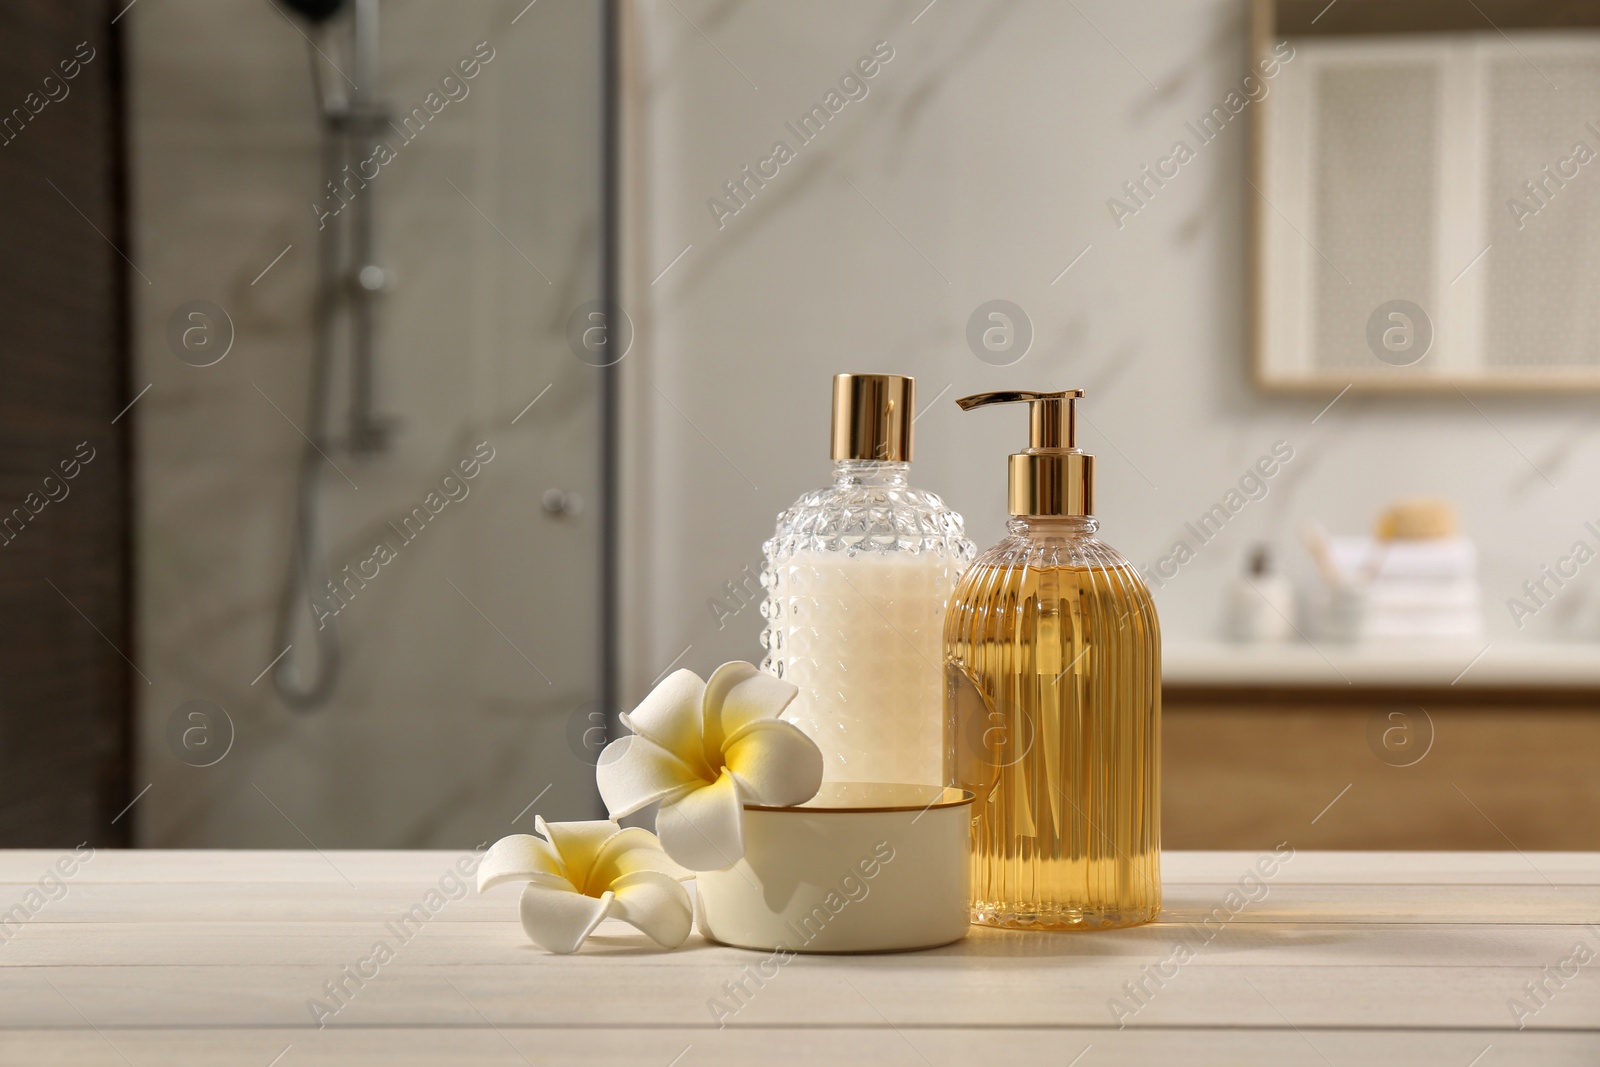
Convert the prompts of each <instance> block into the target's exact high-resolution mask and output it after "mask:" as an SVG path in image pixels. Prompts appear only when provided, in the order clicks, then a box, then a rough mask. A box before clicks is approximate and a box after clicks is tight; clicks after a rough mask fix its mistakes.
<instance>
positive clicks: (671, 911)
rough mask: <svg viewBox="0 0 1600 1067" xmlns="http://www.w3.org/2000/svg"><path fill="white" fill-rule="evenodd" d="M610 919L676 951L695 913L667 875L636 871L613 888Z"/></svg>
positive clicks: (674, 882)
mask: <svg viewBox="0 0 1600 1067" xmlns="http://www.w3.org/2000/svg"><path fill="white" fill-rule="evenodd" d="M615 893H616V899H615V900H614V901H613V902H612V904H611V917H612V918H613V919H621V920H622V921H623V922H625V923H628V924H630V925H632V926H634V927H636V928H638V929H639V930H640V931H642V932H643V933H644V934H645V936H647V937H649V938H650V940H652V941H654V942H655V943H656V944H658V945H660V946H661V947H662V948H677V947H678V946H679V945H681V944H683V943H684V942H685V941H687V940H688V939H689V931H690V930H691V929H692V928H693V926H694V912H693V911H692V910H691V908H690V905H689V893H688V891H687V890H685V889H684V888H683V886H682V885H680V884H679V883H678V881H677V880H676V879H674V878H672V877H671V876H670V875H665V874H658V873H656V872H654V871H639V872H637V873H635V874H629V875H625V876H624V877H623V878H622V879H621V880H619V881H618V882H617V885H616V890H615Z"/></svg>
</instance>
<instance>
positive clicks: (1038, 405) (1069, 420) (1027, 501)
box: [956, 389, 1094, 516]
mask: <svg viewBox="0 0 1600 1067" xmlns="http://www.w3.org/2000/svg"><path fill="white" fill-rule="evenodd" d="M1082 398H1083V390H1082V389H1067V390H1064V391H1062V392H1059V393H1033V392H1026V391H1022V390H1010V391H1004V392H998V393H976V394H974V395H972V396H964V397H961V398H960V399H959V400H957V401H956V403H957V404H960V405H961V410H963V411H971V410H972V409H973V408H981V407H986V406H988V405H989V404H1016V403H1025V404H1027V405H1028V412H1029V414H1028V448H1027V451H1025V452H1013V453H1011V458H1010V463H1009V467H1010V492H1009V497H1010V503H1011V514H1013V515H1072V516H1081V515H1092V514H1094V457H1093V456H1091V455H1089V454H1088V453H1086V452H1081V451H1079V450H1078V408H1077V402H1078V401H1079V400H1081V399H1082Z"/></svg>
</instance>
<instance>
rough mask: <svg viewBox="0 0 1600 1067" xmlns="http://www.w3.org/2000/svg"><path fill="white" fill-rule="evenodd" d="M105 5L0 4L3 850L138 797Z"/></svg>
mask: <svg viewBox="0 0 1600 1067" xmlns="http://www.w3.org/2000/svg"><path fill="white" fill-rule="evenodd" d="M115 14H116V11H114V10H112V9H111V7H110V6H109V5H107V4H104V3H99V2H90V0H10V2H7V3H5V4H0V220H3V221H0V635H3V636H0V846H4V847H11V846H51V847H55V846H67V845H75V844H77V843H78V842H80V841H84V840H88V841H90V842H93V843H96V844H107V845H113V844H120V843H125V842H126V840H127V832H128V827H129V825H130V824H131V821H132V818H133V816H132V815H129V816H124V817H123V818H122V819H121V820H119V821H118V822H117V823H116V824H115V825H113V824H112V822H111V820H112V818H113V817H115V816H116V815H117V813H118V812H119V811H120V810H121V809H122V807H123V806H124V805H125V804H126V803H127V802H128V800H129V799H131V796H132V794H131V792H130V788H129V787H130V782H129V780H128V766H129V752H130V736H131V728H130V718H129V706H130V705H129V684H130V678H131V680H132V682H134V683H136V684H143V683H142V681H141V680H140V679H139V677H138V675H137V674H134V673H133V672H132V671H131V670H130V668H129V665H128V662H127V661H126V660H124V659H123V656H124V654H126V655H130V656H131V655H133V654H134V649H133V647H132V642H131V637H130V630H129V618H130V612H129V608H130V589H129V566H128V564H129V558H128V530H129V499H130V486H129V481H128V470H129V466H128V450H127V435H126V431H127V428H128V420H126V419H123V420H122V421H120V422H117V423H115V424H113V422H112V420H113V419H114V418H115V417H116V416H117V414H118V413H119V411H120V410H121V409H122V407H123V405H124V404H125V403H127V400H128V390H127V381H126V377H127V333H128V331H127V303H126V267H125V264H124V262H123V259H122V255H121V253H120V252H119V251H118V248H121V249H123V250H124V251H126V250H127V239H126V229H127V228H126V226H125V224H124V218H125V212H124V197H123V173H122V171H123V168H122V155H123V153H122V147H121V125H122V118H121V102H120V101H121V93H120V82H121V71H120V68H119V62H118V51H117V48H116V42H115V36H116V29H115V27H114V26H113V25H112V24H111V18H112V16H113V15H115ZM85 57H89V58H88V59H87V61H85ZM63 65H65V66H63ZM69 73H75V76H74V77H71V78H68V77H67V75H68V74H69ZM90 455H92V458H91V459H90V460H89V462H87V463H84V462H83V459H82V457H85V456H90ZM63 464H65V465H66V466H65V468H63ZM74 464H77V466H76V467H74ZM74 472H75V475H76V476H75V477H71V478H68V477H67V475H68V474H69V473H74Z"/></svg>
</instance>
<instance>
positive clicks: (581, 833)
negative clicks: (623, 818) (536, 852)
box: [533, 815, 622, 888]
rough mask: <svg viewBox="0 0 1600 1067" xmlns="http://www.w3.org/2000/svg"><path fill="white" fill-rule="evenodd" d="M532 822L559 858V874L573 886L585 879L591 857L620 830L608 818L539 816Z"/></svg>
mask: <svg viewBox="0 0 1600 1067" xmlns="http://www.w3.org/2000/svg"><path fill="white" fill-rule="evenodd" d="M533 825H534V828H535V829H537V830H538V831H539V832H540V833H541V834H543V835H544V836H545V837H546V838H548V839H549V841H550V844H551V845H552V846H553V847H554V848H555V851H556V855H557V856H558V857H560V859H561V868H562V873H563V874H565V875H566V877H567V881H569V882H571V883H572V884H573V886H574V887H575V888H576V887H580V886H582V885H583V884H584V883H585V882H587V881H588V880H589V869H590V868H591V867H593V866H594V860H595V857H596V856H598V855H599V854H600V850H601V848H602V847H604V845H605V843H606V842H607V841H609V840H611V839H612V838H613V837H615V836H616V835H617V834H618V833H619V832H620V831H621V830H622V827H620V826H618V825H617V824H616V823H614V822H612V821H611V820H609V819H593V820H590V821H587V822H557V823H549V822H545V821H544V816H542V815H536V816H534V820H533Z"/></svg>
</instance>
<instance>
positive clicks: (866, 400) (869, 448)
mask: <svg viewBox="0 0 1600 1067" xmlns="http://www.w3.org/2000/svg"><path fill="white" fill-rule="evenodd" d="M916 398H917V383H916V382H915V381H914V380H913V379H911V378H907V377H906V376H905V375H903V374H835V375H834V376H833V450H832V451H833V458H834V459H836V460H839V459H875V460H885V461H889V462H905V463H909V462H911V423H912V420H913V419H914V418H915V409H916Z"/></svg>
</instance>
